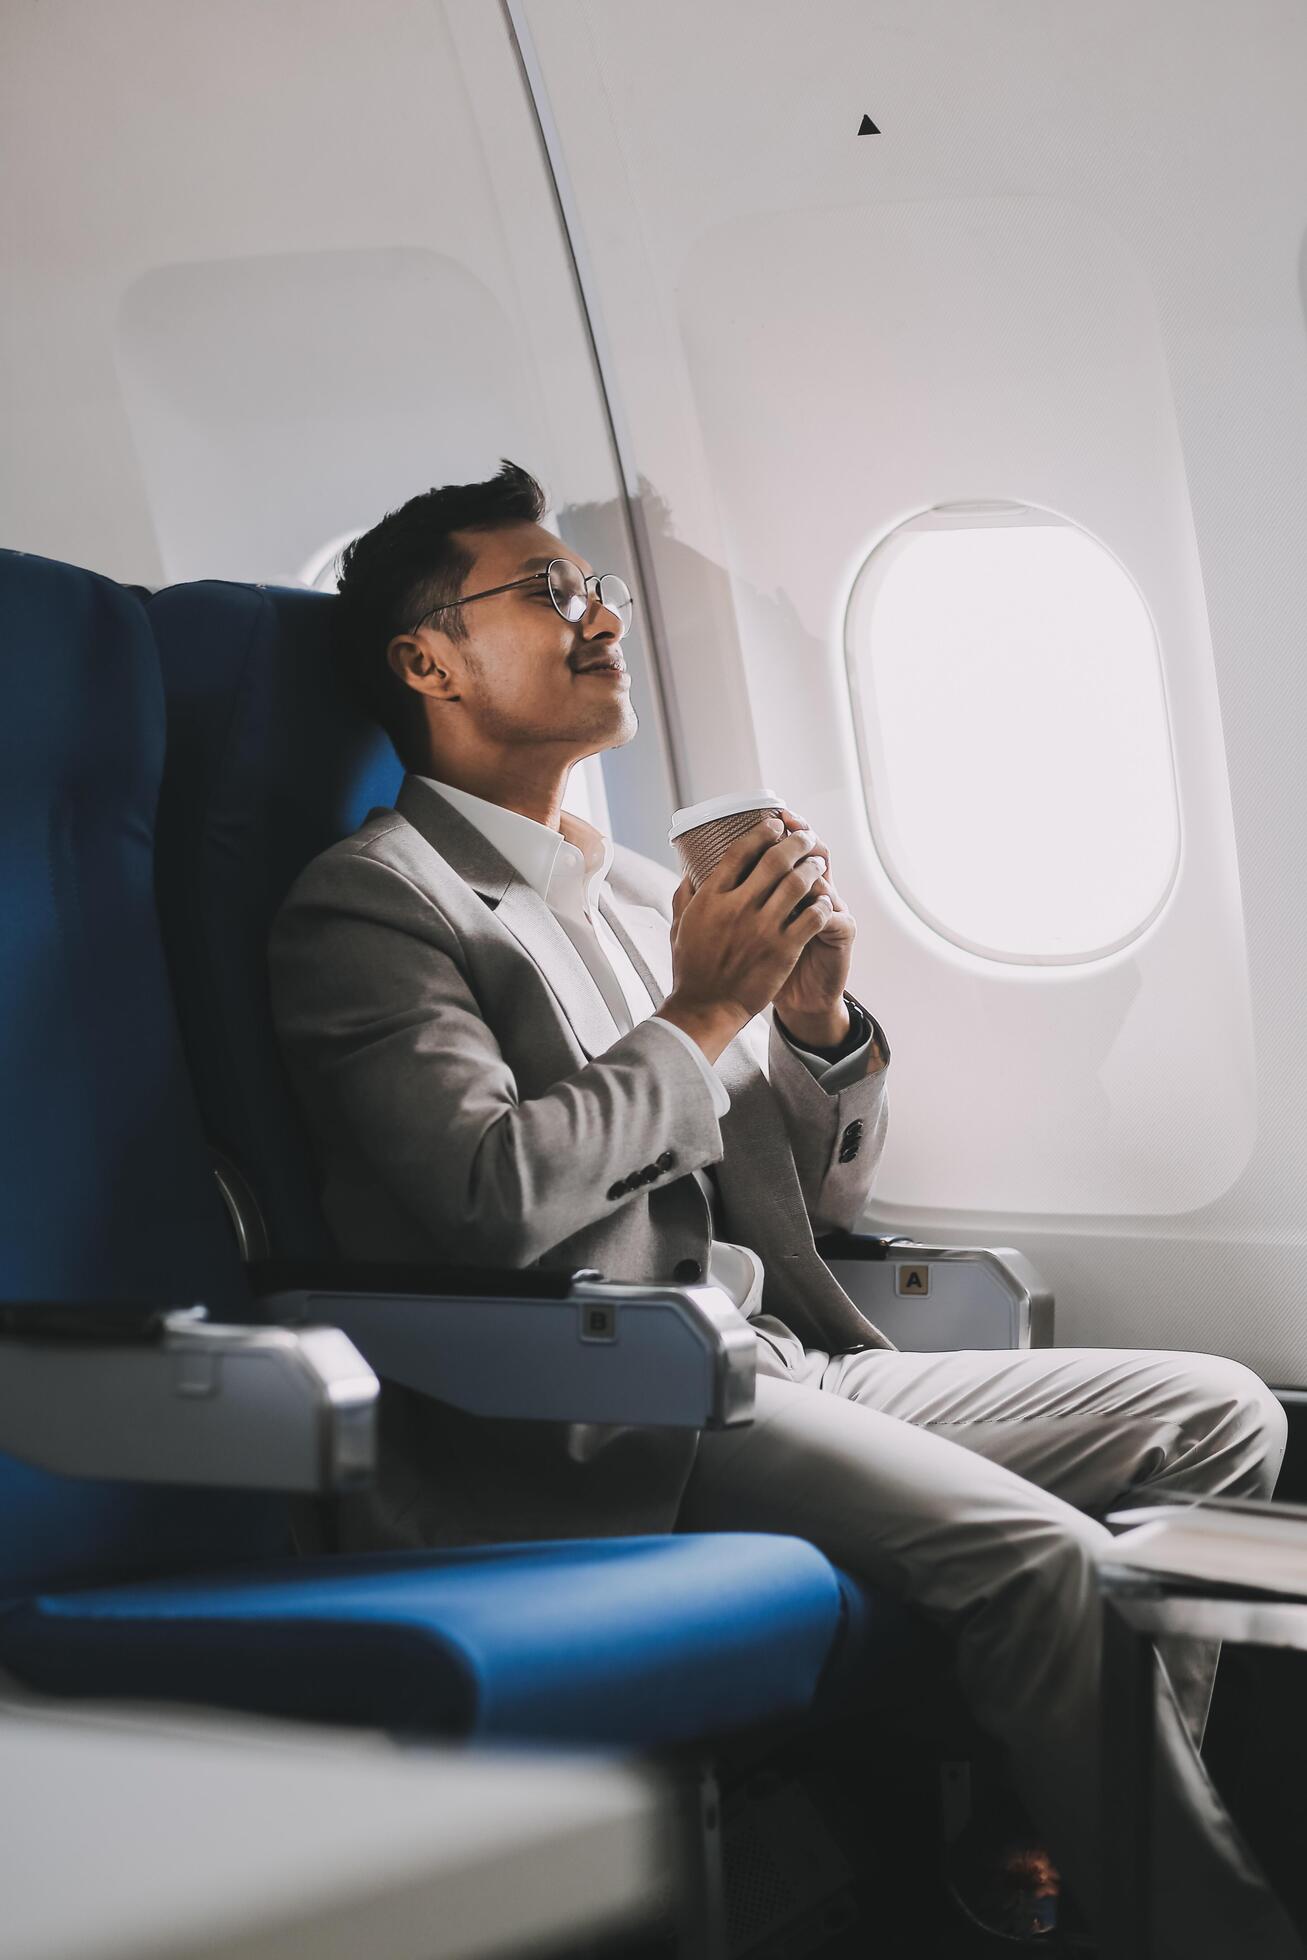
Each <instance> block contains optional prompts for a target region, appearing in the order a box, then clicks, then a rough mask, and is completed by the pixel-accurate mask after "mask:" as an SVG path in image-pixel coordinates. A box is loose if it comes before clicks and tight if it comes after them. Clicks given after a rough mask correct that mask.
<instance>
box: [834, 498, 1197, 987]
mask: <svg viewBox="0 0 1307 1960" xmlns="http://www.w3.org/2000/svg"><path fill="white" fill-rule="evenodd" d="M1050 519H1051V520H1052V522H1053V523H1054V524H1056V525H1059V526H1066V527H1067V528H1069V529H1071V530H1073V531H1075V532H1077V533H1078V534H1079V535H1080V536H1081V537H1083V538H1085V539H1087V540H1088V542H1089V543H1090V544H1092V545H1094V546H1096V547H1097V549H1098V550H1100V551H1101V552H1103V553H1104V554H1105V556H1106V557H1107V558H1108V559H1109V560H1110V561H1111V563H1112V564H1113V565H1114V566H1115V568H1116V570H1117V571H1118V573H1119V574H1120V576H1121V577H1122V578H1123V579H1124V580H1125V581H1126V583H1127V584H1128V585H1129V587H1130V589H1131V591H1132V592H1133V593H1134V595H1135V598H1136V599H1137V600H1138V603H1139V606H1140V608H1141V610H1142V612H1143V615H1144V618H1145V619H1146V620H1147V622H1148V627H1149V631H1150V633H1151V635H1152V644H1153V653H1154V658H1155V660H1156V662H1157V679H1158V686H1159V688H1160V693H1161V704H1162V719H1163V726H1164V729H1165V734H1166V750H1167V758H1168V761H1169V779H1170V802H1171V808H1172V813H1173V818H1174V827H1175V849H1174V852H1173V855H1172V860H1171V864H1170V867H1169V869H1168V871H1167V873H1166V875H1165V876H1164V878H1163V879H1162V882H1161V889H1160V890H1159V892H1158V895H1157V897H1156V899H1155V900H1154V901H1153V902H1152V904H1151V905H1150V906H1149V907H1148V909H1147V910H1146V912H1145V913H1144V915H1143V917H1142V918H1141V919H1140V920H1139V921H1138V922H1137V923H1136V924H1135V925H1134V926H1132V927H1131V928H1130V929H1129V930H1128V931H1125V932H1122V933H1120V934H1119V935H1118V936H1117V937H1116V938H1114V939H1113V940H1111V941H1110V942H1108V943H1106V944H1104V945H1102V946H1098V947H1095V948H1093V949H1092V950H1088V951H1085V950H1079V951H1074V952H1067V953H1063V952H1047V953H1029V952H1016V951H1013V950H1011V949H1004V948H1000V947H997V946H988V945H984V944H982V943H980V942H979V941H977V940H975V939H973V938H971V937H969V936H968V935H967V934H966V933H964V932H962V931H961V930H960V929H959V928H958V927H956V926H952V925H950V924H949V923H948V921H947V920H945V919H944V918H942V917H941V916H939V915H938V914H937V913H936V912H934V911H933V910H932V908H931V907H930V906H928V905H926V904H924V903H923V902H922V900H921V899H920V897H919V896H918V895H917V894H916V893H915V892H914V891H913V889H912V887H911V883H910V881H909V880H908V879H907V877H906V876H905V875H904V873H903V871H902V868H901V865H900V864H898V863H896V861H895V852H894V848H893V843H892V839H893V834H894V824H893V820H892V818H890V819H889V820H888V821H887V819H886V814H885V812H883V811H882V810H881V809H880V808H879V807H878V805H877V801H876V794H875V784H876V781H877V775H878V771H877V769H876V768H875V767H874V766H873V748H872V741H871V738H870V736H869V733H868V727H869V724H868V718H867V717H866V715H865V713H864V701H863V686H862V682H861V679H860V677H859V672H858V665H859V655H858V635H859V629H860V628H861V629H862V632H863V638H864V645H865V644H866V642H867V641H868V640H869V634H870V617H871V615H872V613H873V612H874V608H875V603H876V597H877V593H878V590H879V589H880V588H881V587H882V586H883V585H884V582H885V579H886V577H887V575H888V572H889V570H890V568H891V566H892V564H893V562H894V558H895V556H896V555H897V554H895V553H894V552H893V550H892V547H893V545H894V542H895V540H896V539H902V538H904V537H905V536H906V535H907V534H910V533H913V532H919V531H922V530H958V529H986V528H989V529H993V528H1000V527H1002V528H1007V527H1008V526H1013V525H1043V524H1046V523H1047V522H1048V520H1050ZM864 621H865V625H864ZM844 670H845V682H846V685H847V687H848V692H849V703H850V709H851V714H852V721H853V737H854V743H855V746H856V749H857V756H858V769H859V774H860V777H861V784H862V801H863V807H864V809H865V811H866V815H867V823H868V827H869V829H870V831H871V838H872V844H873V847H874V849H875V852H876V856H877V859H878V860H879V862H880V864H881V867H882V869H883V870H884V872H885V875H886V877H887V878H888V879H889V881H890V883H891V884H892V885H893V887H894V889H895V891H896V892H897V893H898V895H899V897H900V898H901V899H902V900H903V903H904V904H905V905H906V906H907V907H908V909H909V911H910V912H911V913H912V914H913V916H914V917H915V918H917V919H919V920H920V921H921V922H922V924H923V925H925V926H927V927H928V928H929V929H930V931H931V932H933V933H935V934H937V935H938V936H939V937H940V938H941V939H943V940H945V941H947V943H948V944H949V945H951V946H955V947H957V948H958V949H959V950H960V951H962V952H964V953H969V954H971V955H972V956H973V957H974V958H976V959H980V960H984V961H985V962H986V964H987V965H999V966H1018V967H1032V966H1033V967H1042V966H1061V967H1082V966H1093V965H1097V964H1099V963H1101V962H1102V961H1104V960H1109V959H1112V958H1114V957H1116V956H1118V955H1120V954H1121V953H1123V952H1125V951H1126V950H1127V949H1128V948H1130V947H1132V946H1134V945H1136V944H1137V943H1138V942H1139V940H1140V939H1142V938H1143V937H1144V936H1145V935H1146V934H1147V933H1148V932H1149V931H1151V930H1152V928H1153V927H1155V926H1156V924H1157V922H1158V920H1159V919H1160V918H1161V916H1162V914H1163V912H1164V911H1165V910H1166V908H1167V905H1168V904H1169V902H1170V900H1171V897H1172V895H1173V893H1174V891H1175V888H1176V884H1177V882H1178V880H1179V876H1180V866H1181V864H1182V862H1183V859H1184V813H1183V806H1182V802H1181V797H1180V777H1179V766H1178V758H1177V754H1176V745H1175V727H1174V719H1173V716H1172V713H1171V696H1170V689H1169V688H1168V686H1167V679H1166V662H1165V660H1164V658H1163V654H1162V637H1161V634H1160V633H1159V632H1158V629H1157V620H1156V617H1155V616H1154V613H1153V609H1152V607H1151V606H1150V605H1149V603H1148V600H1147V598H1146V596H1145V594H1144V592H1143V590H1142V589H1141V587H1140V585H1139V582H1138V580H1137V579H1136V578H1135V577H1134V576H1133V574H1132V573H1131V572H1130V570H1129V568H1128V566H1126V565H1125V564H1123V563H1122V561H1121V559H1120V558H1119V557H1118V555H1117V554H1116V552H1114V551H1113V550H1112V548H1111V547H1110V545H1107V544H1105V543H1104V542H1103V540H1102V538H1100V537H1099V536H1098V535H1097V534H1096V533H1095V532H1093V531H1091V530H1090V529H1089V528H1088V526H1087V525H1084V524H1081V523H1079V522H1078V521H1077V520H1076V519H1075V518H1073V517H1070V516H1068V515H1067V513H1066V512H1064V511H1059V510H1055V509H1054V508H1053V507H1052V506H1051V505H1049V504H1036V503H1025V502H1019V501H1017V500H1016V499H1014V498H1005V497H990V498H976V499H964V500H960V501H957V502H948V503H936V504H927V505H923V506H922V508H921V509H919V510H917V511H914V512H910V513H909V514H908V515H906V516H904V517H900V518H897V519H896V520H895V522H894V523H893V524H891V525H889V526H888V527H887V528H886V529H885V530H884V531H882V532H881V534H880V536H879V537H878V538H877V539H876V541H875V543H874V544H873V545H872V547H871V549H870V550H869V551H868V552H867V554H866V557H865V558H864V559H863V561H862V564H861V565H860V566H859V568H858V571H857V573H856V575H855V577H854V579H853V582H852V585H851V586H850V588H849V596H848V600H847V602H846V605H845V608H844Z"/></svg>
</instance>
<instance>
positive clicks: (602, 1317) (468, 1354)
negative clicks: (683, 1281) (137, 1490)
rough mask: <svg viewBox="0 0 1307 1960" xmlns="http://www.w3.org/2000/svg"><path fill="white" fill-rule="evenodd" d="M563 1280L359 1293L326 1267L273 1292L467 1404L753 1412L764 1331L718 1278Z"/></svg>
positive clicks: (647, 1415)
mask: <svg viewBox="0 0 1307 1960" xmlns="http://www.w3.org/2000/svg"><path fill="white" fill-rule="evenodd" d="M524 1277H525V1276H524ZM556 1277H558V1278H559V1279H560V1280H561V1285H560V1287H559V1288H558V1289H557V1296H556V1297H552V1298H551V1297H547V1296H545V1295H542V1294H541V1293H539V1292H535V1293H532V1294H529V1295H527V1296H525V1297H514V1296H513V1295H512V1294H511V1293H509V1292H508V1291H507V1289H506V1288H505V1290H504V1291H502V1292H490V1291H486V1292H478V1293H463V1294H460V1293H458V1292H455V1291H451V1292H448V1293H434V1292H427V1291H420V1290H418V1289H417V1288H411V1289H405V1288H403V1287H401V1286H396V1287H394V1288H393V1289H390V1288H388V1289H386V1290H384V1291H383V1290H381V1289H380V1288H378V1287H376V1286H372V1287H369V1288H368V1289H367V1290H361V1289H360V1290H354V1289H351V1288H349V1287H346V1286H341V1287H339V1288H337V1287H333V1285H332V1283H331V1281H330V1278H329V1277H326V1276H324V1277H323V1278H322V1279H320V1280H316V1281H315V1282H314V1283H313V1284H310V1285H305V1286H302V1287H291V1288H287V1289H283V1290H277V1291H271V1290H269V1291H264V1292H263V1293H262V1298H263V1300H264V1302H265V1304H266V1305H267V1306H268V1307H269V1308H270V1309H271V1310H272V1311H273V1312H274V1313H275V1314H276V1315H277V1317H278V1318H286V1319H297V1318H299V1317H300V1316H304V1317H306V1318H311V1319H313V1320H327V1321H330V1322H331V1323H332V1325H333V1326H335V1327H339V1328H341V1329H342V1330H343V1332H344V1333H346V1334H347V1335H348V1336H349V1338H350V1340H351V1341H353V1342H354V1343H355V1345H356V1346H357V1347H358V1349H359V1352H360V1353H361V1354H363V1355H364V1356H365V1357H366V1359H367V1361H368V1362H369V1363H370V1365H371V1366H372V1367H373V1368H375V1370H376V1372H377V1373H378V1374H379V1375H383V1376H385V1378H386V1379H387V1380H388V1381H393V1382H398V1383H400V1384H402V1385H403V1386H404V1387H405V1388H412V1389H416V1390H417V1391H418V1393H419V1394H423V1395H430V1396H433V1397H434V1398H435V1399H436V1400H437V1401H440V1402H448V1403H450V1404H451V1405H452V1406H453V1407H454V1408H458V1409H463V1410H465V1411H466V1412H467V1413H468V1414H470V1415H479V1416H508V1417H516V1418H519V1419H523V1420H531V1421H548V1422H597V1423H638V1424H642V1425H647V1426H649V1427H652V1428H683V1429H723V1428H726V1427H728V1426H730V1425H732V1424H735V1423H742V1422H749V1421H751V1420H752V1416H753V1394H754V1372H755V1344H754V1338H753V1335H752V1333H751V1332H750V1330H749V1326H748V1323H747V1322H746V1321H745V1320H743V1319H742V1318H741V1316H740V1315H739V1314H738V1313H737V1312H736V1310H735V1308H734V1306H733V1305H732V1304H731V1301H730V1300H729V1299H728V1298H727V1296H726V1294H724V1293H723V1292H722V1291H721V1289H720V1288H719V1287H715V1286H676V1285H672V1284H668V1285H666V1286H663V1285H660V1284H658V1283H657V1282H650V1283H648V1284H645V1285H633V1284H626V1283H624V1282H622V1281H618V1280H604V1279H602V1278H600V1277H598V1276H595V1277H589V1276H587V1275H578V1276H575V1277H573V1278H572V1280H571V1282H570V1285H569V1284H568V1283H567V1279H566V1276H565V1275H559V1276H556Z"/></svg>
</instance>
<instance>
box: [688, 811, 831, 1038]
mask: <svg viewBox="0 0 1307 1960" xmlns="http://www.w3.org/2000/svg"><path fill="white" fill-rule="evenodd" d="M812 842H813V840H812V838H811V837H810V835H809V834H808V833H807V832H804V831H802V830H798V831H791V830H787V828H786V826H785V824H784V823H782V822H781V820H780V819H779V818H776V819H772V820H770V821H768V822H766V823H763V824H760V825H756V826H754V828H752V829H751V830H749V831H748V832H746V833H745V835H744V836H742V837H739V838H737V839H736V841H735V843H734V844H732V845H731V847H730V849H729V850H728V851H727V852H726V854H725V855H724V857H723V858H722V859H721V861H720V863H719V864H717V865H715V866H714V867H713V869H712V870H711V871H710V872H709V873H708V876H707V877H706V878H705V879H704V880H703V883H702V884H701V885H700V886H699V889H698V891H692V890H691V888H690V883H689V880H688V878H686V879H682V881H681V884H680V885H679V887H678V888H677V891H676V893H675V895H674V897H673V899H672V931H671V943H672V976H673V984H672V990H671V992H670V993H669V994H668V996H667V998H666V1000H665V1001H664V1002H663V1004H662V1006H661V1007H660V1008H659V1009H658V1012H659V1014H660V1015H661V1016H662V1017H663V1018H664V1019H665V1020H670V1021H674V1022H675V1023H676V1025H677V1026H678V1027H680V1028H682V1029H684V1031H685V1032H686V1033H687V1034H689V1035H691V1036H692V1037H693V1039H694V1040H695V1041H697V1042H698V1044H699V1046H700V1047H701V1048H702V1049H703V1051H704V1053H705V1054H706V1055H707V1057H708V1059H709V1061H715V1060H716V1059H717V1056H718V1055H719V1054H720V1053H721V1051H722V1049H723V1048H725V1047H726V1045H727V1043H728V1042H730V1041H732V1040H733V1039H734V1037H735V1036H736V1035H737V1034H738V1033H739V1031H740V1029H741V1028H742V1027H744V1026H745V1024H746V1023H747V1022H749V1021H751V1020H752V1019H753V1016H754V1015H755V1014H760V1013H761V1012H762V1010H763V1008H764V1007H766V1006H767V1005H768V1004H769V1002H771V1001H773V1000H775V999H776V997H777V993H778V990H779V989H780V988H781V987H782V986H783V984H784V983H785V982H786V981H787V980H788V979H789V976H790V974H791V973H792V971H793V969H794V966H795V963H796V961H797V960H798V959H799V958H800V957H801V956H802V954H803V952H804V949H805V948H806V947H807V945H808V943H809V942H810V941H811V940H812V939H814V938H815V937H816V935H817V934H818V933H819V932H821V931H822V930H823V929H824V927H825V926H826V924H827V922H828V921H829V919H830V916H831V912H832V909H833V901H832V900H831V898H830V897H829V896H828V895H827V894H826V893H825V892H822V893H821V894H820V895H819V896H818V897H816V898H814V899H813V901H812V903H811V904H810V905H803V904H801V903H800V901H801V900H803V899H805V898H808V897H809V896H810V895H811V893H812V891H813V887H814V885H815V884H816V883H817V882H818V881H819V880H820V879H821V877H822V873H823V864H822V860H821V858H820V857H818V856H816V855H815V854H814V852H813V850H812ZM837 998H838V995H837ZM800 1018H802V1014H801V1015H800ZM829 1018H830V1017H829V1016H828V1017H827V1019H829ZM845 1026H846V1027H847V1018H846V1020H845ZM806 1029H807V1024H806V1023H805V1031H806ZM795 1032H796V1034H797V1033H798V1030H797V1029H796V1030H795ZM807 1038H808V1039H809V1040H813V1039H815V1038H816V1036H815V1033H811V1032H809V1033H807Z"/></svg>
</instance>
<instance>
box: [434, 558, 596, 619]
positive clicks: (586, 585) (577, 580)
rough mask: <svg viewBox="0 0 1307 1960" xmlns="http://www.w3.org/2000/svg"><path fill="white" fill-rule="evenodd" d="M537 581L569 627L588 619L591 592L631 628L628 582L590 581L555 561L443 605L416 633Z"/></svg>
mask: <svg viewBox="0 0 1307 1960" xmlns="http://www.w3.org/2000/svg"><path fill="white" fill-rule="evenodd" d="M537 579H545V580H546V581H547V590H548V592H549V597H550V599H551V600H552V601H553V607H554V611H555V612H556V613H557V614H558V616H559V618H560V619H565V620H566V621H567V623H568V625H569V626H575V625H576V624H577V622H578V621H579V620H582V619H584V618H585V616H586V613H587V611H588V610H589V606H590V592H591V588H593V589H594V593H595V596H596V597H597V598H598V600H599V603H600V605H601V606H602V607H603V608H604V610H605V611H606V612H610V613H612V615H613V617H614V618H615V619H616V620H618V621H619V623H620V625H621V628H622V631H623V633H625V631H626V629H627V628H628V626H629V625H630V624H631V614H632V613H633V612H634V610H635V601H634V599H633V598H632V597H631V588H630V586H629V585H628V584H627V583H626V580H625V579H624V578H619V577H618V576H617V573H616V572H591V574H590V576H589V577H588V578H587V577H586V575H585V573H584V572H583V571H582V570H581V567H580V566H579V565H574V564H573V563H572V561H571V559H570V558H551V559H550V560H549V563H548V564H547V565H546V567H545V569H544V570H543V571H542V572H532V573H530V574H529V576H528V577H526V578H515V579H510V580H509V582H508V584H507V585H490V586H487V587H486V590H485V591H484V592H469V593H466V594H465V595H464V597H463V598H461V599H447V600H446V601H445V603H444V604H443V605H440V606H432V608H431V610H430V612H425V613H423V615H422V618H421V619H420V620H419V621H418V622H417V626H415V627H414V628H413V631H414V632H415V633H416V632H417V628H418V626H422V625H424V624H425V623H426V621H427V620H428V619H434V617H435V615H436V614H437V613H440V612H450V611H452V609H453V608H454V607H455V606H470V605H471V604H472V602H473V601H474V600H475V599H493V598H494V597H495V595H496V593H498V592H513V591H515V590H516V589H517V587H518V586H519V585H534V584H535V582H536V580H537Z"/></svg>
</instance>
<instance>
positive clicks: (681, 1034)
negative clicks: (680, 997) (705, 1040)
mask: <svg viewBox="0 0 1307 1960" xmlns="http://www.w3.org/2000/svg"><path fill="white" fill-rule="evenodd" d="M649 1023H650V1025H651V1026H652V1027H655V1028H666V1030H667V1032H668V1034H670V1035H672V1036H674V1037H675V1039H676V1040H677V1041H679V1042H680V1043H681V1045H682V1046H683V1047H685V1048H687V1049H688V1050H689V1052H690V1053H691V1054H692V1055H693V1056H694V1059H695V1061H696V1062H697V1063H698V1064H699V1069H700V1072H701V1073H702V1075H703V1079H704V1081H705V1083H706V1084H707V1085H708V1093H709V1095H710V1096H711V1097H712V1106H713V1115H714V1116H716V1117H717V1118H718V1120H719V1121H720V1119H721V1118H722V1117H723V1116H725V1114H726V1112H727V1110H728V1109H729V1108H730V1106H731V1092H730V1090H729V1089H728V1088H727V1087H726V1084H725V1083H724V1082H723V1081H722V1078H721V1076H720V1075H718V1073H717V1071H716V1069H715V1068H714V1067H713V1065H712V1063H711V1062H710V1061H709V1060H708V1057H707V1056H706V1055H705V1054H704V1052H703V1049H702V1048H701V1047H700V1046H699V1044H698V1042H697V1041H696V1040H695V1039H694V1036H693V1035H689V1034H687V1033H686V1032H685V1029H684V1028H678V1027H677V1025H676V1023H675V1021H668V1020H665V1019H664V1018H663V1016H662V1015H660V1014H651V1015H650V1016H649Z"/></svg>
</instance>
